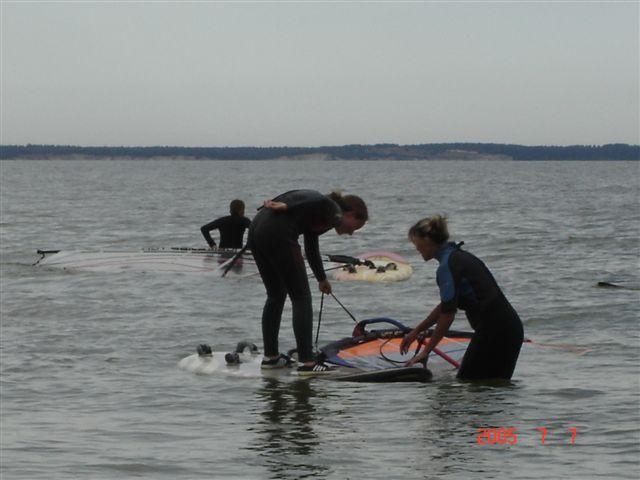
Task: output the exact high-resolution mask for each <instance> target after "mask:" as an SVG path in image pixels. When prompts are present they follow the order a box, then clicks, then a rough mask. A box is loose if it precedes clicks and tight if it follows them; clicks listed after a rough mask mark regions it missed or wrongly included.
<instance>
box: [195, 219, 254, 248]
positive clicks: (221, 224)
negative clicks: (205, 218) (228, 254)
mask: <svg viewBox="0 0 640 480" xmlns="http://www.w3.org/2000/svg"><path fill="white" fill-rule="evenodd" d="M250 224H251V220H249V219H248V218H247V217H243V216H242V215H227V216H226V217H220V218H218V219H216V220H214V221H213V222H210V223H207V224H206V225H203V226H202V227H201V228H200V231H201V232H202V235H203V236H204V239H205V240H206V241H207V243H208V244H209V246H210V247H211V248H213V247H215V246H216V242H214V241H213V238H211V234H210V233H209V232H211V230H215V229H218V230H220V248H242V237H244V231H245V230H246V229H247V228H249V225H250Z"/></svg>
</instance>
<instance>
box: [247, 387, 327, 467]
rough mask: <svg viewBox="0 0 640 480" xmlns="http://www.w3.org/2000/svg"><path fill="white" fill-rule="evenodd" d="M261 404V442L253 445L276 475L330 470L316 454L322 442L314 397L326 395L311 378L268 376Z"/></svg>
mask: <svg viewBox="0 0 640 480" xmlns="http://www.w3.org/2000/svg"><path fill="white" fill-rule="evenodd" d="M256 396H257V397H258V405H259V407H258V408H257V410H258V411H257V412H253V413H256V415H254V417H255V418H258V419H259V421H258V422H257V424H255V425H252V426H251V427H250V428H249V431H251V432H253V434H254V435H255V439H256V441H257V443H256V444H255V445H251V446H249V447H248V448H249V450H254V451H256V452H257V453H258V455H259V456H260V457H261V458H262V459H264V461H265V467H267V469H268V470H269V471H270V472H271V474H272V475H271V476H272V478H307V477H311V476H314V477H315V476H318V475H320V474H323V473H326V472H327V467H326V466H324V465H319V464H318V462H316V461H315V459H314V457H313V456H312V454H313V453H315V451H316V449H317V447H318V446H319V444H320V440H319V438H318V435H317V433H316V432H315V431H314V425H315V424H317V422H318V412H317V409H316V407H315V406H314V400H316V399H318V400H320V401H322V400H323V399H324V397H325V396H324V395H323V394H321V393H319V390H317V389H316V388H314V386H313V385H312V384H311V383H310V382H309V381H308V380H296V381H293V382H281V381H279V380H278V379H275V378H268V377H265V378H264V379H263V384H262V386H261V387H260V388H259V389H258V390H257V392H256Z"/></svg>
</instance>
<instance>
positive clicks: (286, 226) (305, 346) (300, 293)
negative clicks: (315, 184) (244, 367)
mask: <svg viewBox="0 0 640 480" xmlns="http://www.w3.org/2000/svg"><path fill="white" fill-rule="evenodd" d="M368 218H369V214H368V211H367V206H366V204H365V203H364V201H363V200H362V199H361V198H360V197H357V196H355V195H345V196H344V197H343V196H342V195H341V194H339V193H336V192H332V193H331V194H329V195H323V194H322V193H320V192H317V191H315V190H292V191H289V192H286V193H283V194H282V195H279V196H277V197H276V198H274V199H273V200H266V201H265V202H264V205H263V207H261V209H260V211H259V212H258V214H257V215H256V216H255V217H254V219H253V222H251V227H250V228H249V239H248V247H249V248H250V249H251V253H252V254H253V259H254V260H255V262H256V265H257V267H258V271H259V272H260V276H261V278H262V282H263V283H264V286H265V289H266V290H267V300H266V302H265V305H264V309H263V311H262V338H263V341H264V356H265V358H264V359H263V360H262V368H265V369H269V368H284V367H291V366H293V362H292V361H291V359H290V358H289V357H287V356H286V355H283V354H281V353H280V351H279V350H278V332H279V330H280V320H281V317H282V309H283V307H284V302H285V300H286V298H287V295H289V298H290V299H291V305H292V307H293V322H292V323H293V333H294V335H295V338H296V345H297V349H298V360H299V361H300V362H301V363H302V365H301V366H299V367H298V374H299V375H317V374H323V373H328V372H330V371H331V370H333V367H330V366H328V365H326V364H325V363H323V362H321V361H318V362H316V361H315V360H314V355H313V345H312V336H313V331H312V329H313V325H312V324H313V319H312V317H313V309H312V304H311V291H310V289H309V280H308V278H307V269H306V268H305V265H304V258H303V256H302V251H301V249H300V245H299V244H298V237H299V236H300V235H303V236H304V250H305V254H306V257H307V262H309V266H310V267H311V270H312V271H313V274H314V276H315V277H316V279H317V280H318V288H319V289H320V291H321V292H323V293H325V294H330V293H331V284H330V283H329V280H327V276H326V274H325V272H324V267H323V265H322V258H321V256H320V251H319V243H318V237H319V236H320V235H322V234H323V233H325V232H327V231H329V230H331V229H332V228H335V231H336V233H337V234H338V235H344V234H347V235H351V234H353V232H354V231H356V230H359V229H360V228H362V227H363V225H364V224H365V222H366V221H367V220H368Z"/></svg>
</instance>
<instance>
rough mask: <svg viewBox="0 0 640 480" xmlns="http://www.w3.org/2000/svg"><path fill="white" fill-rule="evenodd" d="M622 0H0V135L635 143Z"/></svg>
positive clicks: (78, 140) (129, 140) (637, 125)
mask: <svg viewBox="0 0 640 480" xmlns="http://www.w3.org/2000/svg"><path fill="white" fill-rule="evenodd" d="M639 5H640V3H639V2H638V1H630V2H610V1H609V2H578V1H572V2H544V1H536V2H507V1H501V2H393V3H391V2H304V3H303V2H235V3H231V2H206V1H199V2H180V3H177V2H152V1H145V2H127V3H124V2H106V1H103V2H95V1H94V2H81V1H75V2H71V1H68V2H51V1H49V2H42V1H40V2H29V1H20V2H14V1H5V0H1V2H0V16H1V20H0V21H1V25H0V26H1V31H0V54H1V58H0V69H1V72H0V76H1V85H0V87H1V89H0V121H1V123H0V143H2V144H26V143H34V144H62V145H86V146H91V145H93V146H99V145H109V146H116V145H125V146H150V145H174V146H194V147H197V146H285V145H286V146H322V145H344V144H371V143H399V144H419V143H437V142H495V143H517V144H523V145H574V144H586V145H601V144H605V143H618V142H621V143H632V144H638V143H640V133H639V131H640V121H639V115H640V113H639V112H640V108H639V94H640V93H639V92H640V85H639V83H640V82H639V71H640V66H639V58H640V53H639V41H640V40H639V23H640V20H639Z"/></svg>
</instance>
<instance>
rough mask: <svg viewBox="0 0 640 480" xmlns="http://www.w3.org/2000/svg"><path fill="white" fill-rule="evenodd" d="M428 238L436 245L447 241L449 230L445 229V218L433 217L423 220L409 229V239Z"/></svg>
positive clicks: (440, 216)
mask: <svg viewBox="0 0 640 480" xmlns="http://www.w3.org/2000/svg"><path fill="white" fill-rule="evenodd" d="M414 237H419V238H429V239H431V240H432V241H434V242H435V243H437V244H441V243H444V242H446V241H447V240H449V228H448V227H447V217H445V216H442V215H433V216H431V217H427V218H423V219H422V220H420V221H419V222H417V223H416V224H415V225H414V226H412V227H411V228H410V229H409V239H411V238H414Z"/></svg>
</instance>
